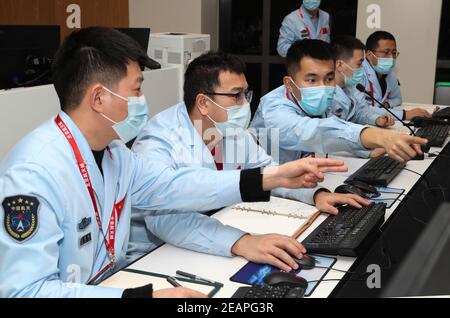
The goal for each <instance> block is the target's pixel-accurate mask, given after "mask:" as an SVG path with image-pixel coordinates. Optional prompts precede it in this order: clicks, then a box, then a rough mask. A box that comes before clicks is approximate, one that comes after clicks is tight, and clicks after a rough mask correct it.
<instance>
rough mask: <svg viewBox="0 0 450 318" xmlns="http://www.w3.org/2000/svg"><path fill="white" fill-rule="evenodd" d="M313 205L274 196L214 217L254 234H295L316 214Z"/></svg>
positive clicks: (233, 208) (227, 209)
mask: <svg viewBox="0 0 450 318" xmlns="http://www.w3.org/2000/svg"><path fill="white" fill-rule="evenodd" d="M316 211H317V209H316V208H315V207H313V206H310V205H307V204H304V203H301V202H298V201H293V200H288V199H282V198H276V197H272V198H271V200H270V202H257V203H240V204H237V205H234V206H232V207H230V208H226V209H224V210H222V211H220V212H218V213H217V214H216V215H215V216H214V217H215V218H217V219H218V220H219V221H221V222H222V223H223V224H225V225H229V226H233V227H236V228H238V229H241V230H242V231H245V232H248V233H252V234H272V233H276V234H282V235H289V236H291V235H293V234H294V233H295V232H296V231H297V230H298V229H299V228H301V227H302V226H304V225H305V224H306V223H307V222H308V220H309V219H310V218H311V217H312V216H313V215H314V214H315V213H316Z"/></svg>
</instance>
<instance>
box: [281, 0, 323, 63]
mask: <svg viewBox="0 0 450 318" xmlns="http://www.w3.org/2000/svg"><path fill="white" fill-rule="evenodd" d="M321 2H322V1H321V0H303V1H302V5H301V7H300V9H297V10H295V11H294V12H292V13H290V14H289V15H287V16H286V17H285V18H284V20H283V23H282V25H281V28H280V37H279V38H278V46H277V50H278V54H279V55H280V56H282V57H286V54H287V51H288V50H289V47H290V46H291V45H292V44H293V43H294V42H295V41H298V40H304V39H315V40H322V41H325V42H328V43H330V15H329V14H328V13H326V12H325V11H323V10H320V9H319V7H320V4H321Z"/></svg>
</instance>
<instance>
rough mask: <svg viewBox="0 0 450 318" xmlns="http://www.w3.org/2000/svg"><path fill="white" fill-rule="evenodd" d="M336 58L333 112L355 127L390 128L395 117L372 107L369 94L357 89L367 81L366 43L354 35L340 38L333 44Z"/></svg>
mask: <svg viewBox="0 0 450 318" xmlns="http://www.w3.org/2000/svg"><path fill="white" fill-rule="evenodd" d="M333 51H334V54H335V58H336V84H337V85H336V94H335V96H334V100H333V104H332V106H331V110H330V113H331V114H333V115H335V116H336V117H338V118H341V119H344V120H346V121H350V122H352V123H355V124H361V125H372V126H378V127H382V128H386V127H389V126H392V125H394V124H395V118H394V117H393V116H392V115H390V114H389V113H388V112H387V111H386V110H385V109H383V108H379V107H370V106H369V105H368V104H367V102H366V98H365V94H363V93H362V92H360V91H358V90H357V89H356V85H358V84H361V83H362V82H363V81H364V68H363V67H362V63H363V62H364V59H365V53H364V51H365V46H364V44H363V43H362V42H361V41H360V40H358V39H356V38H355V37H352V36H347V35H346V36H340V37H338V38H335V39H334V41H333Z"/></svg>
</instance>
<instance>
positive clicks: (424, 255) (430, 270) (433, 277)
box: [383, 203, 450, 297]
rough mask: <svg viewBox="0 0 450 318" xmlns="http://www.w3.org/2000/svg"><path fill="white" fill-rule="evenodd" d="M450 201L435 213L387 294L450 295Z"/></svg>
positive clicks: (395, 276)
mask: <svg viewBox="0 0 450 318" xmlns="http://www.w3.org/2000/svg"><path fill="white" fill-rule="evenodd" d="M449 269H450V203H444V204H443V205H442V206H441V207H440V208H439V209H438V212H437V213H436V214H435V216H434V217H433V219H432V220H431V222H430V223H429V225H428V226H427V228H426V229H425V231H424V232H423V233H422V235H421V236H420V238H419V239H418V241H417V243H416V244H415V245H414V247H413V249H412V250H411V252H410V253H409V255H408V256H407V257H406V258H405V261H404V262H403V263H402V264H401V266H400V267H399V269H398V270H397V271H396V273H395V275H394V277H393V279H391V280H390V282H389V285H388V286H387V289H386V290H385V292H384V293H383V297H415V296H443V295H450V277H449V276H450V271H449Z"/></svg>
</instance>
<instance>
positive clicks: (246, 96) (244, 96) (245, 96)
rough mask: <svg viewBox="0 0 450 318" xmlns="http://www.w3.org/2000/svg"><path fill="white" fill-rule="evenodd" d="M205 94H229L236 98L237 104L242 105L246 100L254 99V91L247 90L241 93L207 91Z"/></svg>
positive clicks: (228, 95)
mask: <svg viewBox="0 0 450 318" xmlns="http://www.w3.org/2000/svg"><path fill="white" fill-rule="evenodd" d="M204 94H205V95H211V96H227V97H231V98H234V99H235V101H236V105H242V104H244V102H245V101H247V102H249V103H251V102H252V99H253V91H245V92H239V93H235V94H233V93H209V92H205V93H204Z"/></svg>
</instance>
